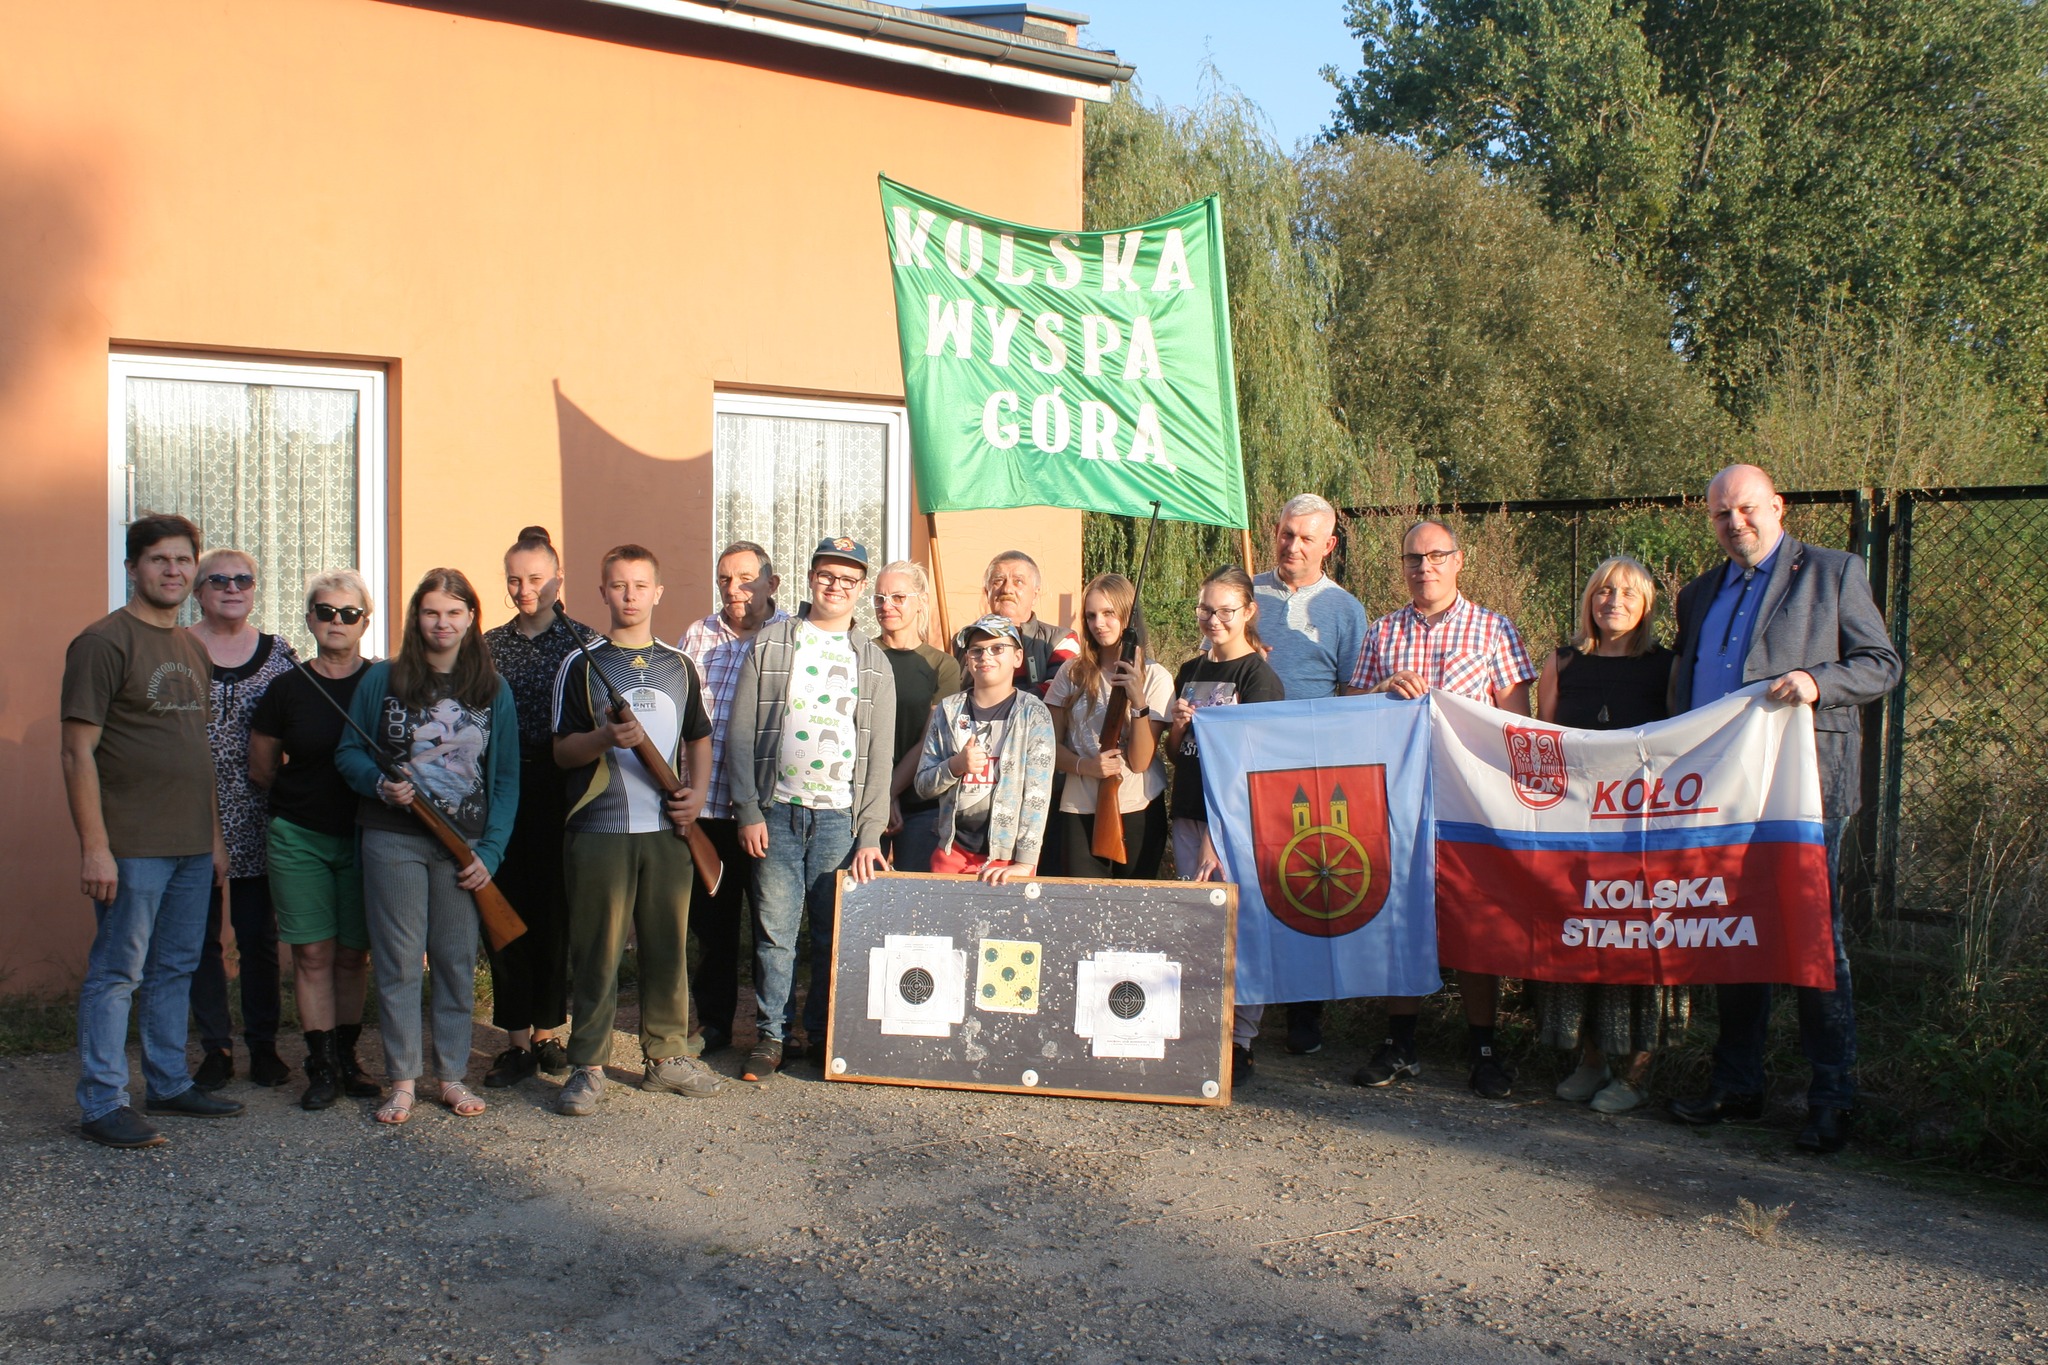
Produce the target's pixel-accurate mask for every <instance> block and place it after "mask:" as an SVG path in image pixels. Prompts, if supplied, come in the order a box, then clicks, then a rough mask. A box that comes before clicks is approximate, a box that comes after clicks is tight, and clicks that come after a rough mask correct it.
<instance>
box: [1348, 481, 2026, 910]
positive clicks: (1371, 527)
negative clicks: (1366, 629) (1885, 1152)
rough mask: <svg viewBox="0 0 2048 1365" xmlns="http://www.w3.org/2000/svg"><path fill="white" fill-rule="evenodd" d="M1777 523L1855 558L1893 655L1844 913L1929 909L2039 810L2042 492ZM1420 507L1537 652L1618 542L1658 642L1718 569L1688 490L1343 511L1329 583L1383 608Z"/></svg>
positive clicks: (1399, 593) (1926, 493)
mask: <svg viewBox="0 0 2048 1365" xmlns="http://www.w3.org/2000/svg"><path fill="white" fill-rule="evenodd" d="M1785 501H1786V503H1787V504H1788V506H1787V510H1786V529H1787V530H1788V531H1789V532H1790V533H1791V534H1793V535H1795V536H1797V537H1799V538H1800V539H1802V540H1806V541H1810V542H1812V543H1814V544H1817V545H1826V546H1832V547H1836V548H1840V549H1846V550H1851V551H1854V552H1857V553H1860V554H1862V555H1863V556H1864V558H1865V561H1866V563H1867V565H1868V566H1869V569H1870V577H1871V586H1872V590H1873V592H1874V593H1875V595H1876V597H1877V600H1878V605H1879V606H1880V607H1883V608H1886V609H1887V611H1888V615H1889V620H1890V623H1891V627H1892V633H1893V638H1894V640H1895V641H1896V642H1897V644H1898V645H1899V648H1900V652H1901V654H1902V656H1903V657H1904V658H1905V660H1906V672H1905V677H1904V680H1903V681H1902V682H1901V683H1900V685H1899V687H1898V688H1897V690H1896V691H1895V692H1894V693H1893V694H1892V695H1891V697H1890V698H1888V700H1887V702H1886V703H1885V704H1884V705H1882V706H1871V707H1869V708H1867V709H1866V711H1865V713H1864V750H1863V752H1864V765H1863V766H1864V773H1863V791H1864V803H1863V811H1862V815H1861V818H1860V819H1859V821H1858V822H1857V827H1856V831H1855V837H1854V839H1853V841H1852V843H1851V844H1850V846H1849V847H1848V848H1846V849H1845V850H1844V862H1845V881H1846V883H1847V887H1846V889H1847V891H1848V892H1849V895H1850V902H1851V905H1852V906H1853V907H1854V908H1855V909H1856V910H1857V911H1858V912H1860V913H1869V912H1872V911H1874V912H1876V913H1878V914H1881V915H1886V916H1904V917H1909V918H1915V919H1920V918H1934V919H1940V920H1946V919H1948V918H1949V917H1950V916H1952V915H1953V914H1954V913H1955V912H1956V911H1957V910H1959V909H1960V908H1961V907H1962V904H1963V902H1964V901H1965V900H1966V899H1967V898H1968V897H1969V896H1970V894H1971V888H1972V885H1973V880H1974V879H1976V878H1977V877H1978V875H1979V874H1978V869H1979V867H1980V865H1981V864H1982V861H1983V857H1984V850H1985V848H1986V846H1987V843H1996V842H1997V841H1999V840H2007V841H2010V840H2011V839H2012V838H2013V837H2015V836H2014V831H2015V829H2017V828H2018V827H2019V826H2021V825H2023V824H2025V823H2026V822H2028V821H2038V820H2048V689H2044V688H2043V687H2042V686H2041V685H2040V682H2039V680H2040V679H2041V678H2042V677H2043V675H2044V672H2048V667H2044V666H2048V486H2038V487H2037V486H2028V487H2019V488H1981V489H1912V490H1883V489H1876V490H1873V489H1860V490H1859V489H1845V490H1833V491H1823V492H1811V493H1788V494H1786V495H1785ZM1418 516H1432V517H1438V518H1441V519H1442V520H1444V521H1445V522H1447V523H1448V524H1450V525H1451V526H1452V527H1453V528H1454V529H1455V530H1456V531H1457V532H1458V535H1459V539H1460V542H1461V543H1462V544H1463V545H1464V546H1465V547H1466V556H1465V559H1466V564H1465V571H1464V574H1463V576H1462V578H1461V580H1460V586H1461V588H1462V589H1463V590H1464V591H1465V594H1466V595H1467V596H1468V597H1470V598H1471V599H1472V600H1473V601H1475V602H1478V603H1481V604H1482V605H1485V606H1489V607H1492V608H1494V609H1496V610H1498V611H1502V612H1505V613H1507V614H1508V616H1509V617H1510V618H1511V619H1513V620H1514V621H1515V622H1516V624H1517V625H1518V626H1519V627H1520V628H1521V630H1522V633H1523V635H1524V637H1525V638H1526V639H1527V641H1528V643H1529V648H1530V650H1531V652H1532V653H1533V654H1535V655H1536V657H1537V658H1538V659H1539V660H1540V659H1541V658H1542V656H1543V655H1545V654H1547V653H1548V652H1549V651H1550V650H1551V649H1552V648H1554V647H1555V646H1556V645H1558V644H1560V643H1562V642H1563V641H1565V640H1566V639H1567V638H1569V637H1570V635H1572V634H1573V633H1574V625H1575V621H1576V617H1577V614H1578V609H1579V596H1580V593H1581V591H1582V590H1583V588H1584V586H1585V583H1586V579H1587V577H1588V576H1589V575H1590V574H1591V572H1592V570H1593V568H1594V567H1595V566H1596V565H1597V564H1599V562H1600V561H1601V560H1602V559H1605V558H1606V557H1607V556H1609V555H1615V554H1628V555H1633V556H1634V557H1635V558H1637V559H1639V560H1641V561H1642V562H1643V563H1644V564H1645V565H1646V566H1648V567H1649V569H1650V571H1651V572H1652V574H1654V575H1655V577H1656V579H1657V582H1658V587H1659V593H1658V601H1657V606H1656V612H1657V617H1658V620H1659V626H1660V632H1659V633H1660V634H1661V636H1662V637H1663V638H1664V639H1665V640H1667V641H1668V640H1670V639H1672V637H1673V635H1674V634H1675V630H1674V623H1673V620H1672V610H1673V607H1674V604H1675V603H1676V600H1677V595H1678V589H1679V587H1680V586H1681V585H1683V584H1684V583H1685V582H1687V581H1688V580H1690V579H1691V578H1693V577H1695V576H1696V575H1698V574H1700V573H1703V572H1705V571H1706V570H1707V569H1709V568H1711V567H1713V566H1714V565H1715V564H1717V563H1719V562H1721V560H1722V554H1721V550H1720V547H1719V546H1718V545H1717V544H1716V543H1715V541H1714V536H1713V530H1712V527H1711V526H1710V524H1709V523H1708V521H1707V515H1706V507H1705V504H1704V502H1703V501H1702V500H1700V499H1696V498H1684V497H1668V498H1641V499H1619V498H1617V499H1605V498H1586V499H1570V500H1550V501H1517V502H1503V503H1494V504H1487V505H1480V504H1464V505H1453V506H1441V507H1372V508H1351V509H1347V510H1346V511H1345V513H1344V515H1343V517H1342V519H1341V524H1340V528H1339V530H1340V535H1341V537H1342V540H1341V549H1340V556H1341V558H1340V559H1339V560H1338V562H1337V565H1336V569H1337V574H1338V577H1339V578H1340V579H1341V580H1342V581H1343V582H1344V583H1345V584H1346V586H1348V587H1349V588H1350V589H1351V590H1352V591H1353V592H1354V593H1356V594H1357V595H1358V597H1359V599H1360V600H1361V601H1363V602H1364V603H1365V604H1366V607H1367V609H1368V610H1369V611H1371V612H1372V613H1373V615H1375V616H1378V615H1380V614H1381V613H1383V612H1386V611H1389V610H1392V609H1394V608H1396V607H1398V606H1400V605H1401V604H1402V603H1403V602H1405V601H1406V600H1407V591H1406V589H1405V587H1404V586H1403V584H1402V582H1401V577H1400V573H1399V569H1398V564H1399V560H1398V556H1399V553H1400V539H1401V536H1402V534H1403V533H1404V532H1405V531H1406V529H1407V527H1408V525H1409V524H1410V523H1411V522H1412V521H1413V520H1414V519H1415V518H1416V517H1418Z"/></svg>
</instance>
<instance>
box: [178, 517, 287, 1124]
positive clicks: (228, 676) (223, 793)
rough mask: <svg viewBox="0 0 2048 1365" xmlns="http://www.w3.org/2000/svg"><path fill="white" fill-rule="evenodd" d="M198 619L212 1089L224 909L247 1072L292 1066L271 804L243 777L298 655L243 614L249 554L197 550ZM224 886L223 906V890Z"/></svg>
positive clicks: (229, 1052)
mask: <svg viewBox="0 0 2048 1365" xmlns="http://www.w3.org/2000/svg"><path fill="white" fill-rule="evenodd" d="M198 580H199V590H198V591H197V592H196V593H195V594H194V597H195V599H196V600H197V602H198V604H199V620H198V622H197V623H196V624H194V625H193V626H192V628H191V629H192V635H193V637H194V638H195V639H197V640H198V641H199V642H200V643H201V644H202V645H204V646H206V653H207V657H208V658H210V659H212V661H213V688H212V691H213V712H212V716H211V718H210V720H209V722H208V725H207V733H208V736H209V737H210V738H211V739H212V741H213V772H214V787H215V791H216V792H217V794H218V799H219V802H220V827H221V833H222V834H223V835H224V836H225V837H226V840H227V846H228V882H227V886H226V887H225V888H222V887H218V886H216V887H215V888H214V889H213V904H212V906H211V908H210V909H209V910H208V912H207V920H206V940H205V943H204V944H203V945H202V946H201V948H200V954H199V966H198V968H197V969H196V970H195V971H194V972H193V973H192V1015H193V1018H194V1019H195V1020H196V1021H197V1022H198V1025H199V1041H200V1045H201V1047H202V1049H203V1051H204V1053H205V1057H204V1060H202V1061H201V1062H200V1064H199V1070H198V1072H197V1074H195V1075H194V1076H193V1078H192V1083H193V1084H194V1085H195V1086H197V1087H198V1088H199V1089H201V1090H218V1089H220V1087H222V1086H223V1085H226V1084H227V1083H228V1081H229V1079H230V1078H231V1077H233V1076H234V1074H235V1054H234V1051H233V1042H234V1023H233V1020H232V1019H231V1018H230V1016H229V1014H228V973H227V963H226V961H225V960H224V954H223V951H222V948H221V941H220V931H221V919H222V913H221V912H222V910H223V908H225V909H226V911H227V917H228V918H231V919H232V920H233V921H234V926H235V949H236V953H237V956H239V957H240V959H241V967H242V971H241V976H242V1036H243V1038H244V1039H245V1040H247V1042H248V1044H249V1079H250V1080H252V1081H254V1082H255V1083H256V1084H258V1085H283V1084H284V1083H285V1082H286V1081H288V1080H290V1079H291V1074H292V1069H291V1068H290V1067H288V1066H286V1065H285V1063H284V1059H283V1058H282V1057H279V1056H278V1055H277V1022H278V1015H279V1012H280V1006H279V998H278V971H277V918H276V916H275V915H274V914H272V912H271V905H270V879H269V877H268V875H267V870H268V869H267V857H266V853H265V844H264V831H265V829H266V828H267V827H268V826H269V824H270V803H269V801H268V800H267V799H266V797H265V796H264V793H263V790H262V789H261V788H260V787H257V786H255V785H254V784H253V783H251V782H250V781H249V718H250V716H252V715H253V714H254V713H255V711H256V703H257V702H258V701H260V700H262V698H263V693H264V690H265V689H267V688H268V687H269V686H270V684H271V681H272V680H273V679H275V678H277V677H280V676H281V675H283V674H286V673H289V672H291V671H292V663H293V661H294V660H296V659H297V658H298V656H297V655H296V654H294V653H293V652H292V647H291V645H290V644H288V643H287V642H286V641H284V640H283V639H281V638H279V637H278V636H275V635H271V634H268V633H266V632H264V631H260V630H258V629H256V625H255V623H254V622H253V621H251V620H250V619H249V615H250V612H251V610H252V609H253V608H254V607H255V605H256V561H255V560H254V559H252V558H250V557H249V556H248V555H247V554H245V553H244V552H242V551H241V550H230V549H227V548H225V547H223V548H221V549H217V550H208V551H207V552H206V553H205V554H204V555H202V556H200V559H199V568H198ZM223 889H225V891H226V901H227V904H226V906H225V907H223V906H222V904H221V901H222V891H223Z"/></svg>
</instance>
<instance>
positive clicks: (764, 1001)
mask: <svg viewBox="0 0 2048 1365" xmlns="http://www.w3.org/2000/svg"><path fill="white" fill-rule="evenodd" d="M867 581H868V552H867V547H865V546H863V545H862V544H861V543H860V542H859V541H857V540H852V539H849V538H848V537H846V536H827V537H825V539H823V540H821V541H819V542H818V548H817V549H816V550H814V551H812V552H811V567H810V579H809V588H810V595H811V600H810V601H809V602H806V603H805V604H804V605H803V606H802V607H801V608H799V609H798V613H797V615H795V616H792V617H790V618H788V619H786V620H782V621H775V622H771V623H770V624H768V625H765V626H763V627H761V630H760V632H759V633H758V634H756V635H755V636H754V647H753V648H752V649H750V650H749V651H747V657H746V659H745V660H744V661H743V662H742V663H741V664H740V678H739V682H738V683H736V684H735V685H734V687H733V697H732V709H731V710H730V711H729V712H728V713H727V718H726V726H727V729H726V741H725V771H726V776H727V778H728V779H729V780H730V782H731V784H732V814H733V819H734V820H735V821H737V822H738V824H739V832H740V848H741V850H742V851H743V852H745V853H746V855H747V856H748V857H749V858H751V859H753V860H754V869H753V870H754V999H755V1007H756V1021H757V1026H758V1028H759V1030H760V1032H759V1041H758V1042H756V1043H755V1044H754V1050H753V1051H752V1052H751V1053H750V1054H748V1056H747V1061H746V1069H745V1070H744V1071H742V1072H741V1073H740V1076H741V1079H742V1080H749V1081H766V1080H770V1079H772V1078H773V1077H774V1076H775V1074H776V1072H777V1071H778V1070H780V1069H781V1066H782V1062H783V1049H784V1047H785V1045H786V1042H787V1038H788V1029H789V1024H790V1022H791V1017H790V1016H791V1009H790V1001H791V996H792V992H793V990H794V988H795V977H796V937H797V929H798V927H799V925H800V924H801V923H802V921H803V918H804V914H805V912H806V911H808V912H809V914H810V920H811V989H810V994H809V995H808V996H807V997H805V1000H804V1030H805V1032H807V1033H808V1034H809V1035H810V1040H811V1048H812V1051H813V1054H814V1055H816V1056H819V1057H822V1056H823V1048H824V1046H825V1021H826V1020H827V1018H829V1014H828V1012H827V1005H828V1004H829V1001H828V998H827V997H828V995H829V992H830V988H831V980H832V903H833V894H832V883H833V880H834V878H835V877H836V876H837V874H838V873H839V871H840V870H841V869H845V870H847V871H849V872H851V873H852V874H853V876H854V878H855V880H857V881H866V880H867V879H868V878H870V877H872V876H873V875H874V874H875V873H877V872H879V871H881V870H883V869H884V868H885V867H887V866H888V864H887V863H885V862H884V861H883V859H882V830H883V828H884V827H885V826H886V825H887V824H888V823H889V779H890V776H891V774H892V770H893V767H894V765H893V763H892V762H891V760H892V759H893V757H894V755H895V752H896V750H895V744H896V675H895V672H894V671H893V670H892V669H891V668H890V667H889V660H888V657H887V656H886V655H884V654H883V653H882V651H881V649H880V648H878V647H877V646H876V645H875V643H874V642H873V641H872V640H869V639H867V638H866V637H865V636H862V635H860V634H858V633H856V632H855V631H854V629H853V609H854V606H855V604H856V603H858V602H859V601H860V598H861V594H862V592H863V591H864V590H865V588H866V586H867Z"/></svg>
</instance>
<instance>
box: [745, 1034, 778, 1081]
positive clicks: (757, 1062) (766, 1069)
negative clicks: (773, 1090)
mask: <svg viewBox="0 0 2048 1365" xmlns="http://www.w3.org/2000/svg"><path fill="white" fill-rule="evenodd" d="M780 1070H782V1040H781V1039H780V1038H763V1039H761V1040H760V1041H759V1042H757V1043H755V1044H754V1050H753V1051H752V1052H749V1053H748V1054H747V1065H746V1068H745V1069H744V1070H743V1071H741V1072H740V1079H741V1080H743V1081H766V1080H773V1079H774V1077H775V1073H776V1072H778V1071H780Z"/></svg>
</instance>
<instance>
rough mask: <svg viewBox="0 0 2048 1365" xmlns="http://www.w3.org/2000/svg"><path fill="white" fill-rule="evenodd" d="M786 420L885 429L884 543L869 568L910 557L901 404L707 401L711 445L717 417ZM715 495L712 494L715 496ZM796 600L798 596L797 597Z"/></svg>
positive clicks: (771, 397) (749, 396) (720, 396)
mask: <svg viewBox="0 0 2048 1365" xmlns="http://www.w3.org/2000/svg"><path fill="white" fill-rule="evenodd" d="M726 415H732V416H736V417H787V418H792V419H795V420H797V421H804V422H859V423H862V424H864V425H867V426H885V427H887V428H888V430H889V435H888V442H889V449H888V453H887V455H886V456H884V458H883V467H884V469H885V470H886V471H887V474H886V478H885V485H884V488H883V492H882V497H883V505H882V527H883V539H884V541H885V543H884V544H883V545H882V546H881V550H882V556H881V558H880V559H877V560H876V561H875V562H874V563H873V564H872V565H870V566H869V572H870V573H878V572H880V571H881V568H882V566H883V565H884V564H887V563H889V562H891V561H892V560H898V559H908V558H910V516H911V512H910V414H909V412H908V411H907V410H906V409H905V408H904V406H903V405H902V404H901V403H862V402H857V401H854V400H852V399H845V398H789V397H783V396H781V395H777V394H754V393H716V394H713V395H712V399H711V422H712V430H713V432H714V436H713V439H714V440H716V435H715V433H716V430H717V425H718V419H719V418H720V417H723V416H726ZM716 493H717V490H715V489H714V490H713V496H714V497H715V496H716ZM720 548H722V547H720V546H717V545H713V546H712V547H711V549H710V554H711V559H712V563H711V573H712V576H713V578H714V579H715V578H716V576H717V573H718V562H717V558H718V551H719V550H720ZM798 596H800V597H801V596H803V594H802V593H799V594H798Z"/></svg>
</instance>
